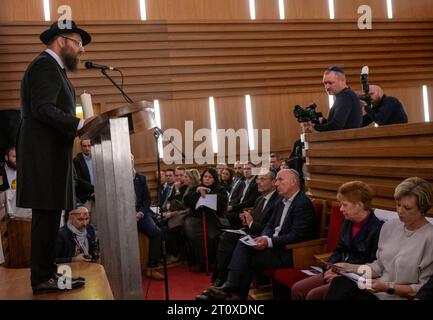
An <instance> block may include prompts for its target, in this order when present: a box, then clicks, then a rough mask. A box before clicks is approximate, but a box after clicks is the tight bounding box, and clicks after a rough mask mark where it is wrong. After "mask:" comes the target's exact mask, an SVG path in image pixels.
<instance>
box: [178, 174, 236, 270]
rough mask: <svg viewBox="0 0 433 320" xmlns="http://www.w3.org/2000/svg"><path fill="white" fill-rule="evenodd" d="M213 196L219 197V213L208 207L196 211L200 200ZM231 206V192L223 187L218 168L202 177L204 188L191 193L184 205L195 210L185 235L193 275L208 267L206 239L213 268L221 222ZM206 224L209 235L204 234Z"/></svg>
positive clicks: (185, 223) (187, 218)
mask: <svg viewBox="0 0 433 320" xmlns="http://www.w3.org/2000/svg"><path fill="white" fill-rule="evenodd" d="M209 194H216V195H217V210H216V211H215V210H212V209H210V208H208V207H204V206H200V207H199V208H196V204H197V202H198V201H199V199H200V197H205V196H206V195H209ZM227 202H228V199H227V192H226V191H225V189H224V188H223V187H221V185H220V183H219V179H218V173H217V171H216V170H215V169H214V168H206V169H205V170H204V171H203V173H202V176H201V185H200V186H198V187H197V188H196V190H195V192H190V193H188V194H187V195H186V196H185V198H184V204H185V206H187V207H189V208H190V210H191V212H190V214H188V216H187V217H186V218H185V220H184V232H185V236H186V240H187V250H188V255H189V263H190V265H191V266H192V267H191V270H192V271H201V270H204V268H205V266H206V259H205V252H204V250H203V247H204V246H203V244H204V243H205V238H204V237H206V242H207V256H208V259H209V260H208V264H209V265H212V263H213V260H214V258H215V255H216V248H217V243H218V238H219V235H220V230H219V229H220V227H221V222H220V219H221V220H222V219H224V212H225V210H226V207H227ZM203 220H205V221H206V222H205V223H206V226H205V228H206V234H204V230H203V229H204V225H203Z"/></svg>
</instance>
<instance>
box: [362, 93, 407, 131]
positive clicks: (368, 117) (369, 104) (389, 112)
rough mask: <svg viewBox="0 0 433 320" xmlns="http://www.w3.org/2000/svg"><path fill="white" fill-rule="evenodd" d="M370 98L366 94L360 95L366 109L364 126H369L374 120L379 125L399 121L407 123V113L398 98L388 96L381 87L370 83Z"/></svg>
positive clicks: (363, 119) (363, 120)
mask: <svg viewBox="0 0 433 320" xmlns="http://www.w3.org/2000/svg"><path fill="white" fill-rule="evenodd" d="M368 87H369V90H368V92H367V94H368V97H369V98H368V99H366V98H365V97H364V96H365V94H364V95H362V96H361V97H360V99H361V106H362V107H363V108H364V110H365V114H364V116H363V118H362V126H363V127H365V126H368V125H369V124H371V123H372V122H375V123H377V124H378V125H379V126H384V125H388V124H397V123H407V122H408V119H407V114H406V112H405V111H404V108H403V105H402V104H401V102H400V101H398V99H397V98H394V97H391V96H387V95H385V94H384V93H383V90H382V88H381V87H379V86H376V85H369V86H368Z"/></svg>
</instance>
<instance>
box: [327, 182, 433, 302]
mask: <svg viewBox="0 0 433 320" xmlns="http://www.w3.org/2000/svg"><path fill="white" fill-rule="evenodd" d="M394 199H395V201H396V207H397V213H398V219H391V220H388V221H386V222H385V223H384V225H383V227H382V230H381V231H380V235H379V245H378V250H377V259H376V260H375V261H373V262H372V263H368V264H365V265H357V264H350V263H337V264H336V265H337V266H339V267H342V268H344V269H346V270H349V271H351V272H354V273H357V274H359V275H364V277H365V278H366V279H367V281H365V283H361V287H362V289H360V288H359V287H358V284H357V283H355V282H353V281H352V280H349V279H348V278H346V277H336V278H334V279H333V280H332V283H331V286H330V287H329V290H328V294H327V299H330V300H377V299H380V300H397V299H407V298H412V297H414V296H415V295H416V293H417V292H418V290H419V289H420V288H421V287H422V286H423V285H424V284H425V283H427V281H428V280H429V279H430V277H431V276H432V275H433V225H431V224H430V223H429V222H428V221H427V219H426V217H425V215H426V213H427V211H428V210H429V209H430V208H431V207H432V206H433V190H432V186H431V184H430V183H429V182H427V181H426V180H424V179H421V178H418V177H411V178H408V179H406V180H404V181H403V182H402V183H400V184H399V185H398V186H397V187H396V188H395V192H394ZM366 271H367V272H368V273H369V275H368V274H367V273H366ZM370 278H371V280H370Z"/></svg>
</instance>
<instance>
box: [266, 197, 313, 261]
mask: <svg viewBox="0 0 433 320" xmlns="http://www.w3.org/2000/svg"><path fill="white" fill-rule="evenodd" d="M283 210H284V203H283V201H279V202H277V203H276V204H275V207H274V212H273V213H272V216H271V218H270V220H269V221H268V223H267V225H266V227H265V229H264V230H263V232H262V235H265V236H268V237H269V238H271V239H272V246H273V248H275V249H276V250H278V253H279V255H280V257H281V259H282V260H283V261H284V262H285V265H291V260H292V255H291V251H290V250H286V249H284V246H285V245H286V244H289V243H296V242H302V241H305V240H310V239H313V238H314V230H315V226H316V223H315V214H314V207H313V204H312V203H311V200H310V199H309V198H308V197H307V196H306V195H305V194H304V193H303V192H302V191H299V192H298V194H297V195H296V197H295V198H294V199H293V201H292V203H291V204H290V207H289V210H288V211H287V215H286V217H285V219H284V222H283V225H282V228H281V230H280V232H279V234H278V236H276V237H273V234H274V231H275V228H276V227H278V225H279V224H280V220H281V215H282V213H283Z"/></svg>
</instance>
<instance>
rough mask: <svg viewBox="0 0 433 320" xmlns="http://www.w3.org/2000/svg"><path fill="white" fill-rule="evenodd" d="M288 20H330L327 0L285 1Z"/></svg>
mask: <svg viewBox="0 0 433 320" xmlns="http://www.w3.org/2000/svg"><path fill="white" fill-rule="evenodd" d="M284 8H285V12H286V19H288V20H293V19H329V9H328V1H327V0H285V1H284Z"/></svg>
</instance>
